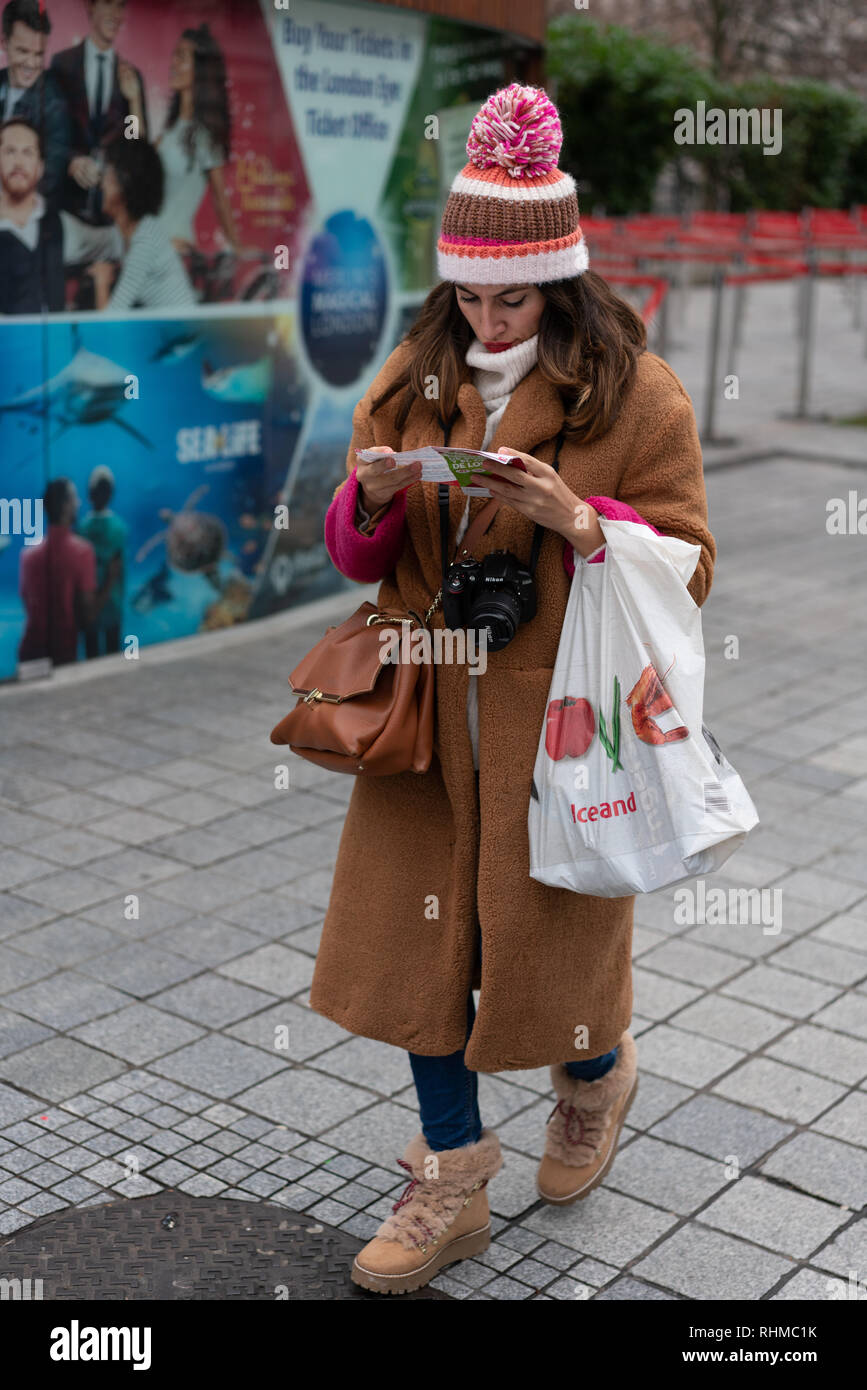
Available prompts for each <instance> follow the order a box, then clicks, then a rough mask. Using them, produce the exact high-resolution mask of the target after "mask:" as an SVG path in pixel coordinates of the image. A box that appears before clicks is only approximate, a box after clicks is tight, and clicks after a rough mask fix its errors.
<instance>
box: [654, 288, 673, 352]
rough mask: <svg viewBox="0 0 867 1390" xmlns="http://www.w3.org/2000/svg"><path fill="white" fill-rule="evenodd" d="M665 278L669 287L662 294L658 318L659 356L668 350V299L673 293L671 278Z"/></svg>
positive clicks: (657, 338)
mask: <svg viewBox="0 0 867 1390" xmlns="http://www.w3.org/2000/svg"><path fill="white" fill-rule="evenodd" d="M665 279H666V283H667V288H666V291H665V294H664V295H663V296H662V303H661V304H660V306H659V313H658V315H657V320H656V353H657V356H658V357H664V356H665V354H666V352H667V351H668V300H669V296H670V295H671V280H670V279H669V277H668V276H666V277H665ZM651 293H653V291H651Z"/></svg>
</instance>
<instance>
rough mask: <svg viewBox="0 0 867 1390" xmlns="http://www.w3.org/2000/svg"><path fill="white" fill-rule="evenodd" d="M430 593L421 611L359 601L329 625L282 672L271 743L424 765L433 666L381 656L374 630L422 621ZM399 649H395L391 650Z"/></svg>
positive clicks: (480, 520)
mask: <svg viewBox="0 0 867 1390" xmlns="http://www.w3.org/2000/svg"><path fill="white" fill-rule="evenodd" d="M499 506H500V503H499V502H498V501H497V500H496V499H495V498H492V499H491V501H490V502H489V503H488V504H487V506H486V507H483V508H482V510H481V511H480V512H479V514H478V516H477V517H475V518H474V520H473V522H472V524H471V525H470V526H469V527H468V529H467V533H466V536H465V537H464V540H463V543H462V545H461V547H460V555H461V558H463V557H464V556H466V555H468V554H470V553H471V550H472V547H473V546H474V545H475V543H476V541H477V540H478V539H479V537H480V536H481V535H483V534H484V532H485V531H486V530H487V529H488V526H489V525H490V524H491V522H492V521H493V519H494V513H495V512H496V511H497V510H498V508H499ZM441 597H442V590H441V589H440V591H439V592H438V593H437V595H436V597H435V599H434V601H433V603H432V604H431V606H430V608H428V610H427V612H426V613H425V615H424V618H422V617H420V615H419V614H418V613H416V612H414V611H413V610H410V611H409V612H407V613H388V612H386V611H385V610H380V609H377V608H376V607H375V605H374V604H372V603H362V604H361V606H360V607H359V608H356V610H355V612H354V613H353V614H352V616H351V617H349V618H347V619H346V621H345V622H342V623H340V624H338V625H337V626H336V627H329V628H328V629H327V630H326V632H325V634H324V636H323V637H321V638H320V639H319V641H318V642H317V643H316V646H315V647H313V648H312V649H311V650H310V651H309V652H308V653H307V655H306V656H305V657H304V658H303V659H302V660H301V661H300V662H299V663H298V665H297V666H296V667H295V670H294V671H293V672H292V673H291V674H290V676H289V684H290V685H291V687H292V691H293V694H295V695H298V696H299V700H298V703H297V704H296V705H295V708H294V709H292V710H290V711H289V713H288V714H287V715H286V717H285V718H284V719H281V720H280V723H279V724H277V725H275V727H274V728H273V729H272V730H271V742H272V743H280V744H288V745H289V747H290V748H291V750H292V752H293V753H297V754H298V756H299V757H300V758H306V759H307V760H308V761H309V762H311V763H316V764H317V765H318V766H319V767H325V768H328V769H329V771H331V772H352V773H355V774H356V775H362V776H363V775H365V774H366V775H367V776H368V777H386V776H390V775H393V774H394V773H396V772H427V770H428V768H429V767H430V761H431V757H432V756H433V731H434V671H433V665H432V664H431V663H430V662H427V661H420V662H414V661H400V660H398V661H394V662H391V661H382V660H381V656H380V653H381V652H382V650H383V643H382V641H381V640H380V636H379V633H380V629H381V628H382V627H383V626H387V625H388V626H395V627H397V628H398V629H399V630H400V629H401V628H402V625H403V624H405V623H406V624H409V634H410V640H411V638H412V629H413V627H414V626H415V625H417V626H419V627H422V628H427V623H428V622H429V621H430V618H431V616H432V614H433V613H435V612H436V610H437V608H438V607H439V604H440V601H441ZM398 650H399V649H398Z"/></svg>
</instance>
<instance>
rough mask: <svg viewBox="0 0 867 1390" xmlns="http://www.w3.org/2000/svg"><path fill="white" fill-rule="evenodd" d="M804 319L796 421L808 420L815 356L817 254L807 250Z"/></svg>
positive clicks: (810, 248)
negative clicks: (813, 355)
mask: <svg viewBox="0 0 867 1390" xmlns="http://www.w3.org/2000/svg"><path fill="white" fill-rule="evenodd" d="M803 302H804V319H803V333H802V334H801V361H800V365H799V370H798V404H797V406H796V408H795V419H796V420H806V418H807V401H808V397H809V393H810V366H811V358H812V354H813V320H814V317H815V307H816V253H815V251H814V249H813V248H812V247H809V248H808V250H807V274H806V275H805V276H804V301H803Z"/></svg>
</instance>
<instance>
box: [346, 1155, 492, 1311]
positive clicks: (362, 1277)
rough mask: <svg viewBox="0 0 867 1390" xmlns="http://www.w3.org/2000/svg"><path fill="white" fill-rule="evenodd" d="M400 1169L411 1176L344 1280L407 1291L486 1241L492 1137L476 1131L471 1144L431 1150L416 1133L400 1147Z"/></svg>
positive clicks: (488, 1234) (382, 1290) (478, 1249)
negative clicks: (404, 1149) (349, 1278)
mask: <svg viewBox="0 0 867 1390" xmlns="http://www.w3.org/2000/svg"><path fill="white" fill-rule="evenodd" d="M398 1163H399V1164H400V1165H401V1167H402V1168H406V1170H407V1172H409V1173H411V1174H412V1181H411V1182H410V1183H409V1184H408V1185H407V1187H406V1190H405V1191H404V1193H403V1195H402V1196H401V1197H400V1198H399V1199H398V1201H396V1202H395V1204H394V1206H393V1207H392V1214H391V1216H389V1217H388V1218H387V1220H386V1221H384V1222H383V1224H382V1225H381V1226H380V1228H379V1230H378V1231H377V1233H376V1235H375V1236H374V1237H373V1240H371V1241H368V1243H367V1245H365V1247H364V1249H363V1250H359V1252H358V1254H357V1255H356V1257H355V1262H354V1264H353V1266H352V1278H353V1281H354V1282H355V1283H356V1284H360V1285H361V1286H362V1288H365V1289H373V1290H375V1291H376V1292H377V1293H409V1292H410V1291H411V1290H413V1289H420V1288H421V1287H422V1286H423V1285H424V1284H428V1283H430V1281H431V1279H433V1277H434V1276H435V1275H436V1274H437V1273H438V1272H439V1270H441V1269H442V1268H444V1266H445V1265H449V1264H453V1263H454V1261H455V1260H465V1259H467V1258H468V1257H469V1256H470V1255H480V1254H481V1252H482V1251H483V1250H487V1248H488V1246H489V1245H490V1243H491V1216H490V1211H489V1208H488V1197H487V1193H486V1192H485V1186H486V1184H487V1183H488V1182H490V1180H491V1178H492V1177H493V1176H494V1174H495V1173H497V1172H498V1171H499V1169H500V1168H501V1167H502V1163H503V1156H502V1154H501V1152H500V1141H499V1139H498V1138H497V1136H496V1134H495V1133H494V1131H493V1130H490V1129H483V1130H482V1133H481V1137H480V1138H479V1139H478V1140H477V1141H476V1143H475V1144H467V1145H465V1146H464V1147H463V1148H460V1149H441V1150H439V1151H437V1150H434V1149H431V1147H430V1145H429V1144H428V1142H427V1140H426V1139H425V1137H424V1135H423V1134H417V1135H416V1136H415V1138H414V1139H411V1140H410V1142H409V1144H408V1145H407V1147H406V1152H405V1154H404V1157H403V1158H402V1159H400V1158H399V1159H398Z"/></svg>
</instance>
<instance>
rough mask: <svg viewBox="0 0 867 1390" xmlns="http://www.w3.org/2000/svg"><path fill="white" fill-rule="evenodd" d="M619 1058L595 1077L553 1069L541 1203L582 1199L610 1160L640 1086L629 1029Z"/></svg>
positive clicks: (540, 1181) (541, 1170) (539, 1180)
mask: <svg viewBox="0 0 867 1390" xmlns="http://www.w3.org/2000/svg"><path fill="white" fill-rule="evenodd" d="M617 1046H618V1053H617V1061H616V1062H615V1063H614V1066H613V1067H612V1068H611V1070H610V1071H608V1072H606V1073H605V1075H604V1076H601V1077H600V1078H599V1080H598V1081H579V1080H577V1079H575V1078H574V1077H571V1076H570V1075H569V1073H568V1072H567V1070H566V1068H565V1066H564V1065H562V1064H561V1063H557V1065H556V1066H553V1067H552V1068H551V1084H552V1085H553V1087H554V1091H555V1094H556V1095H557V1097H558V1100H557V1104H556V1105H555V1106H554V1109H553V1110H552V1111H551V1114H550V1116H549V1117H548V1128H547V1131H546V1136H545V1154H544V1157H543V1159H542V1162H541V1165H540V1167H539V1173H538V1177H537V1179H536V1186H537V1190H538V1193H539V1196H540V1197H541V1198H542V1200H543V1201H544V1202H551V1203H553V1204H554V1205H556V1206H568V1205H569V1204H570V1203H571V1202H578V1201H580V1200H581V1198H582V1197H586V1196H587V1193H588V1192H591V1191H592V1190H593V1188H594V1187H596V1186H597V1185H598V1184H599V1183H600V1182H601V1181H602V1179H603V1178H604V1177H605V1174H606V1173H607V1172H608V1170H609V1168H610V1167H611V1165H612V1163H613V1162H614V1155H615V1153H616V1152H617V1141H618V1139H619V1137H620V1131H621V1129H622V1127H623V1121H624V1120H625V1119H626V1113H627V1111H628V1110H629V1107H630V1105H631V1104H632V1101H633V1098H634V1096H635V1092H636V1091H637V1089H638V1074H637V1070H638V1069H637V1052H636V1047H635V1039H634V1038H633V1037H632V1034H631V1033H624V1034H623V1037H622V1038H621V1039H620V1042H619V1043H618V1044H617Z"/></svg>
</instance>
